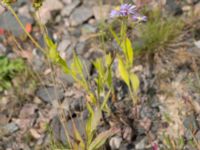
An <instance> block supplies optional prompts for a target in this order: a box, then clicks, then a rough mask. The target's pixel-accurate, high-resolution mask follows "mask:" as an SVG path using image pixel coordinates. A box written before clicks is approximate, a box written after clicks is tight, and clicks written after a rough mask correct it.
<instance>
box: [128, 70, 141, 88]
mask: <svg viewBox="0 0 200 150" xmlns="http://www.w3.org/2000/svg"><path fill="white" fill-rule="evenodd" d="M130 80H131V86H132V88H133V90H134V92H137V91H138V89H139V86H140V80H139V78H138V76H137V75H135V74H134V73H132V74H131V75H130Z"/></svg>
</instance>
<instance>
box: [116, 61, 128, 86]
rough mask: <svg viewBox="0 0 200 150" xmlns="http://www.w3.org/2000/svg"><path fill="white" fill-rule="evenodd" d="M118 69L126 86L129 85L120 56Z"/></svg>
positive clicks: (126, 72)
mask: <svg viewBox="0 0 200 150" xmlns="http://www.w3.org/2000/svg"><path fill="white" fill-rule="evenodd" d="M118 69H119V73H120V76H121V78H122V79H123V80H124V82H125V83H126V84H127V85H128V86H130V83H129V75H128V71H127V70H126V68H125V65H124V63H123V61H122V59H121V58H118Z"/></svg>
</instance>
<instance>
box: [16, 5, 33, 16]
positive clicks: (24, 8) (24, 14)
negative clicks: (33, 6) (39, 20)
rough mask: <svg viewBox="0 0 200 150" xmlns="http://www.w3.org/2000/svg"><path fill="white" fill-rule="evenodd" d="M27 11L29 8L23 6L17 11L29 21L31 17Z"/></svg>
mask: <svg viewBox="0 0 200 150" xmlns="http://www.w3.org/2000/svg"><path fill="white" fill-rule="evenodd" d="M29 10H30V8H29V6H28V5H24V6H22V7H20V8H19V9H18V14H19V15H21V16H25V17H27V18H30V19H31V18H32V17H31V14H30V12H29Z"/></svg>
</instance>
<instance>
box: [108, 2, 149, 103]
mask: <svg viewBox="0 0 200 150" xmlns="http://www.w3.org/2000/svg"><path fill="white" fill-rule="evenodd" d="M110 17H111V18H119V19H120V21H121V29H120V33H119V34H117V33H116V32H115V31H114V30H113V29H112V28H110V31H111V33H112V35H113V37H114V39H115V41H116V42H117V44H118V45H119V47H120V48H121V50H122V52H123V55H124V56H120V55H118V56H117V59H118V70H119V74H120V76H121V78H122V80H123V81H124V82H125V83H126V85H127V86H128V88H129V92H130V95H131V98H132V100H133V104H137V102H138V101H137V96H136V95H137V91H138V88H139V83H140V81H139V78H138V77H137V75H136V74H135V73H133V72H131V68H132V66H133V61H134V60H133V59H134V50H133V48H132V44H131V40H130V39H129V38H128V36H127V34H126V33H127V24H128V19H129V18H131V19H132V21H135V22H136V23H138V22H143V21H147V17H146V16H143V15H140V14H139V13H138V12H137V9H136V6H135V5H131V4H122V5H121V6H120V7H117V8H115V9H113V10H112V11H111V13H110ZM123 57H124V58H125V59H123Z"/></svg>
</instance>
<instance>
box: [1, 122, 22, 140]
mask: <svg viewBox="0 0 200 150" xmlns="http://www.w3.org/2000/svg"><path fill="white" fill-rule="evenodd" d="M17 130H19V127H18V126H17V124H15V123H13V122H12V123H9V124H7V125H5V126H2V127H1V126H0V137H2V136H8V135H10V134H12V133H14V132H16V131H17Z"/></svg>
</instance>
